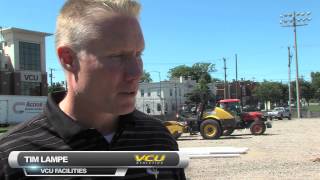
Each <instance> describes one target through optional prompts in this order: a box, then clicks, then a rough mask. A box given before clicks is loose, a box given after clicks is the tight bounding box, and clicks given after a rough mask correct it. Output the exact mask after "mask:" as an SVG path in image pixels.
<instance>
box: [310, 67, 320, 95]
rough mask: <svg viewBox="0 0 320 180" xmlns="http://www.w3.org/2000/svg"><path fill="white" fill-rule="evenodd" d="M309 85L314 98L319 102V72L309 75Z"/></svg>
mask: <svg viewBox="0 0 320 180" xmlns="http://www.w3.org/2000/svg"><path fill="white" fill-rule="evenodd" d="M311 85H312V87H313V89H314V98H316V99H318V100H320V72H312V73H311Z"/></svg>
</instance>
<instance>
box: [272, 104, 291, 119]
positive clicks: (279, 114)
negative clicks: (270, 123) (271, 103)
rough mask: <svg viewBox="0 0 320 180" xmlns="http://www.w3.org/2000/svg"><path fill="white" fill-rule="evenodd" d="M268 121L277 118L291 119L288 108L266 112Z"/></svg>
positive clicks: (277, 108) (278, 108)
mask: <svg viewBox="0 0 320 180" xmlns="http://www.w3.org/2000/svg"><path fill="white" fill-rule="evenodd" d="M267 116H268V117H269V119H273V118H277V119H279V120H282V119H283V118H288V119H289V120H290V119H291V113H290V111H289V109H288V108H285V107H276V108H274V109H273V110H272V111H269V112H267Z"/></svg>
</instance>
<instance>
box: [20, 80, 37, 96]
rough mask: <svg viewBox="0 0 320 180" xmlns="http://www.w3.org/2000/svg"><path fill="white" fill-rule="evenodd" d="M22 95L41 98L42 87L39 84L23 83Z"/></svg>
mask: <svg viewBox="0 0 320 180" xmlns="http://www.w3.org/2000/svg"><path fill="white" fill-rule="evenodd" d="M20 90H21V95H28V96H41V86H40V83H38V82H21V89H20Z"/></svg>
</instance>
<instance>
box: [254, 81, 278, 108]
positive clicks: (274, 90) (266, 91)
mask: <svg viewBox="0 0 320 180" xmlns="http://www.w3.org/2000/svg"><path fill="white" fill-rule="evenodd" d="M253 95H255V96H257V97H258V99H259V100H261V101H271V102H272V103H278V102H280V99H281V98H282V97H283V86H282V84H281V83H280V82H270V81H266V80H264V81H263V82H261V83H260V84H258V85H257V87H256V88H255V89H254V90H253Z"/></svg>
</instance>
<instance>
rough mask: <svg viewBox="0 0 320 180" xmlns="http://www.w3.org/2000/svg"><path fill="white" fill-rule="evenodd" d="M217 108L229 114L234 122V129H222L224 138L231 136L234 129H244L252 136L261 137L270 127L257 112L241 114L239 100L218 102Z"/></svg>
mask: <svg viewBox="0 0 320 180" xmlns="http://www.w3.org/2000/svg"><path fill="white" fill-rule="evenodd" d="M218 106H219V107H222V108H223V109H225V110H226V111H228V112H230V113H231V114H232V115H233V116H234V117H235V121H236V125H235V126H234V127H231V128H228V129H224V131H223V135H225V136H228V135H231V134H232V133H233V132H234V130H235V129H246V128H249V129H250V131H251V134H253V135H261V134H264V132H265V131H266V128H271V127H272V124H271V122H270V121H268V120H267V118H266V117H265V116H264V114H263V113H261V112H259V111H253V112H243V111H242V109H241V106H240V100H239V99H225V100H220V101H219V103H218Z"/></svg>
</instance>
